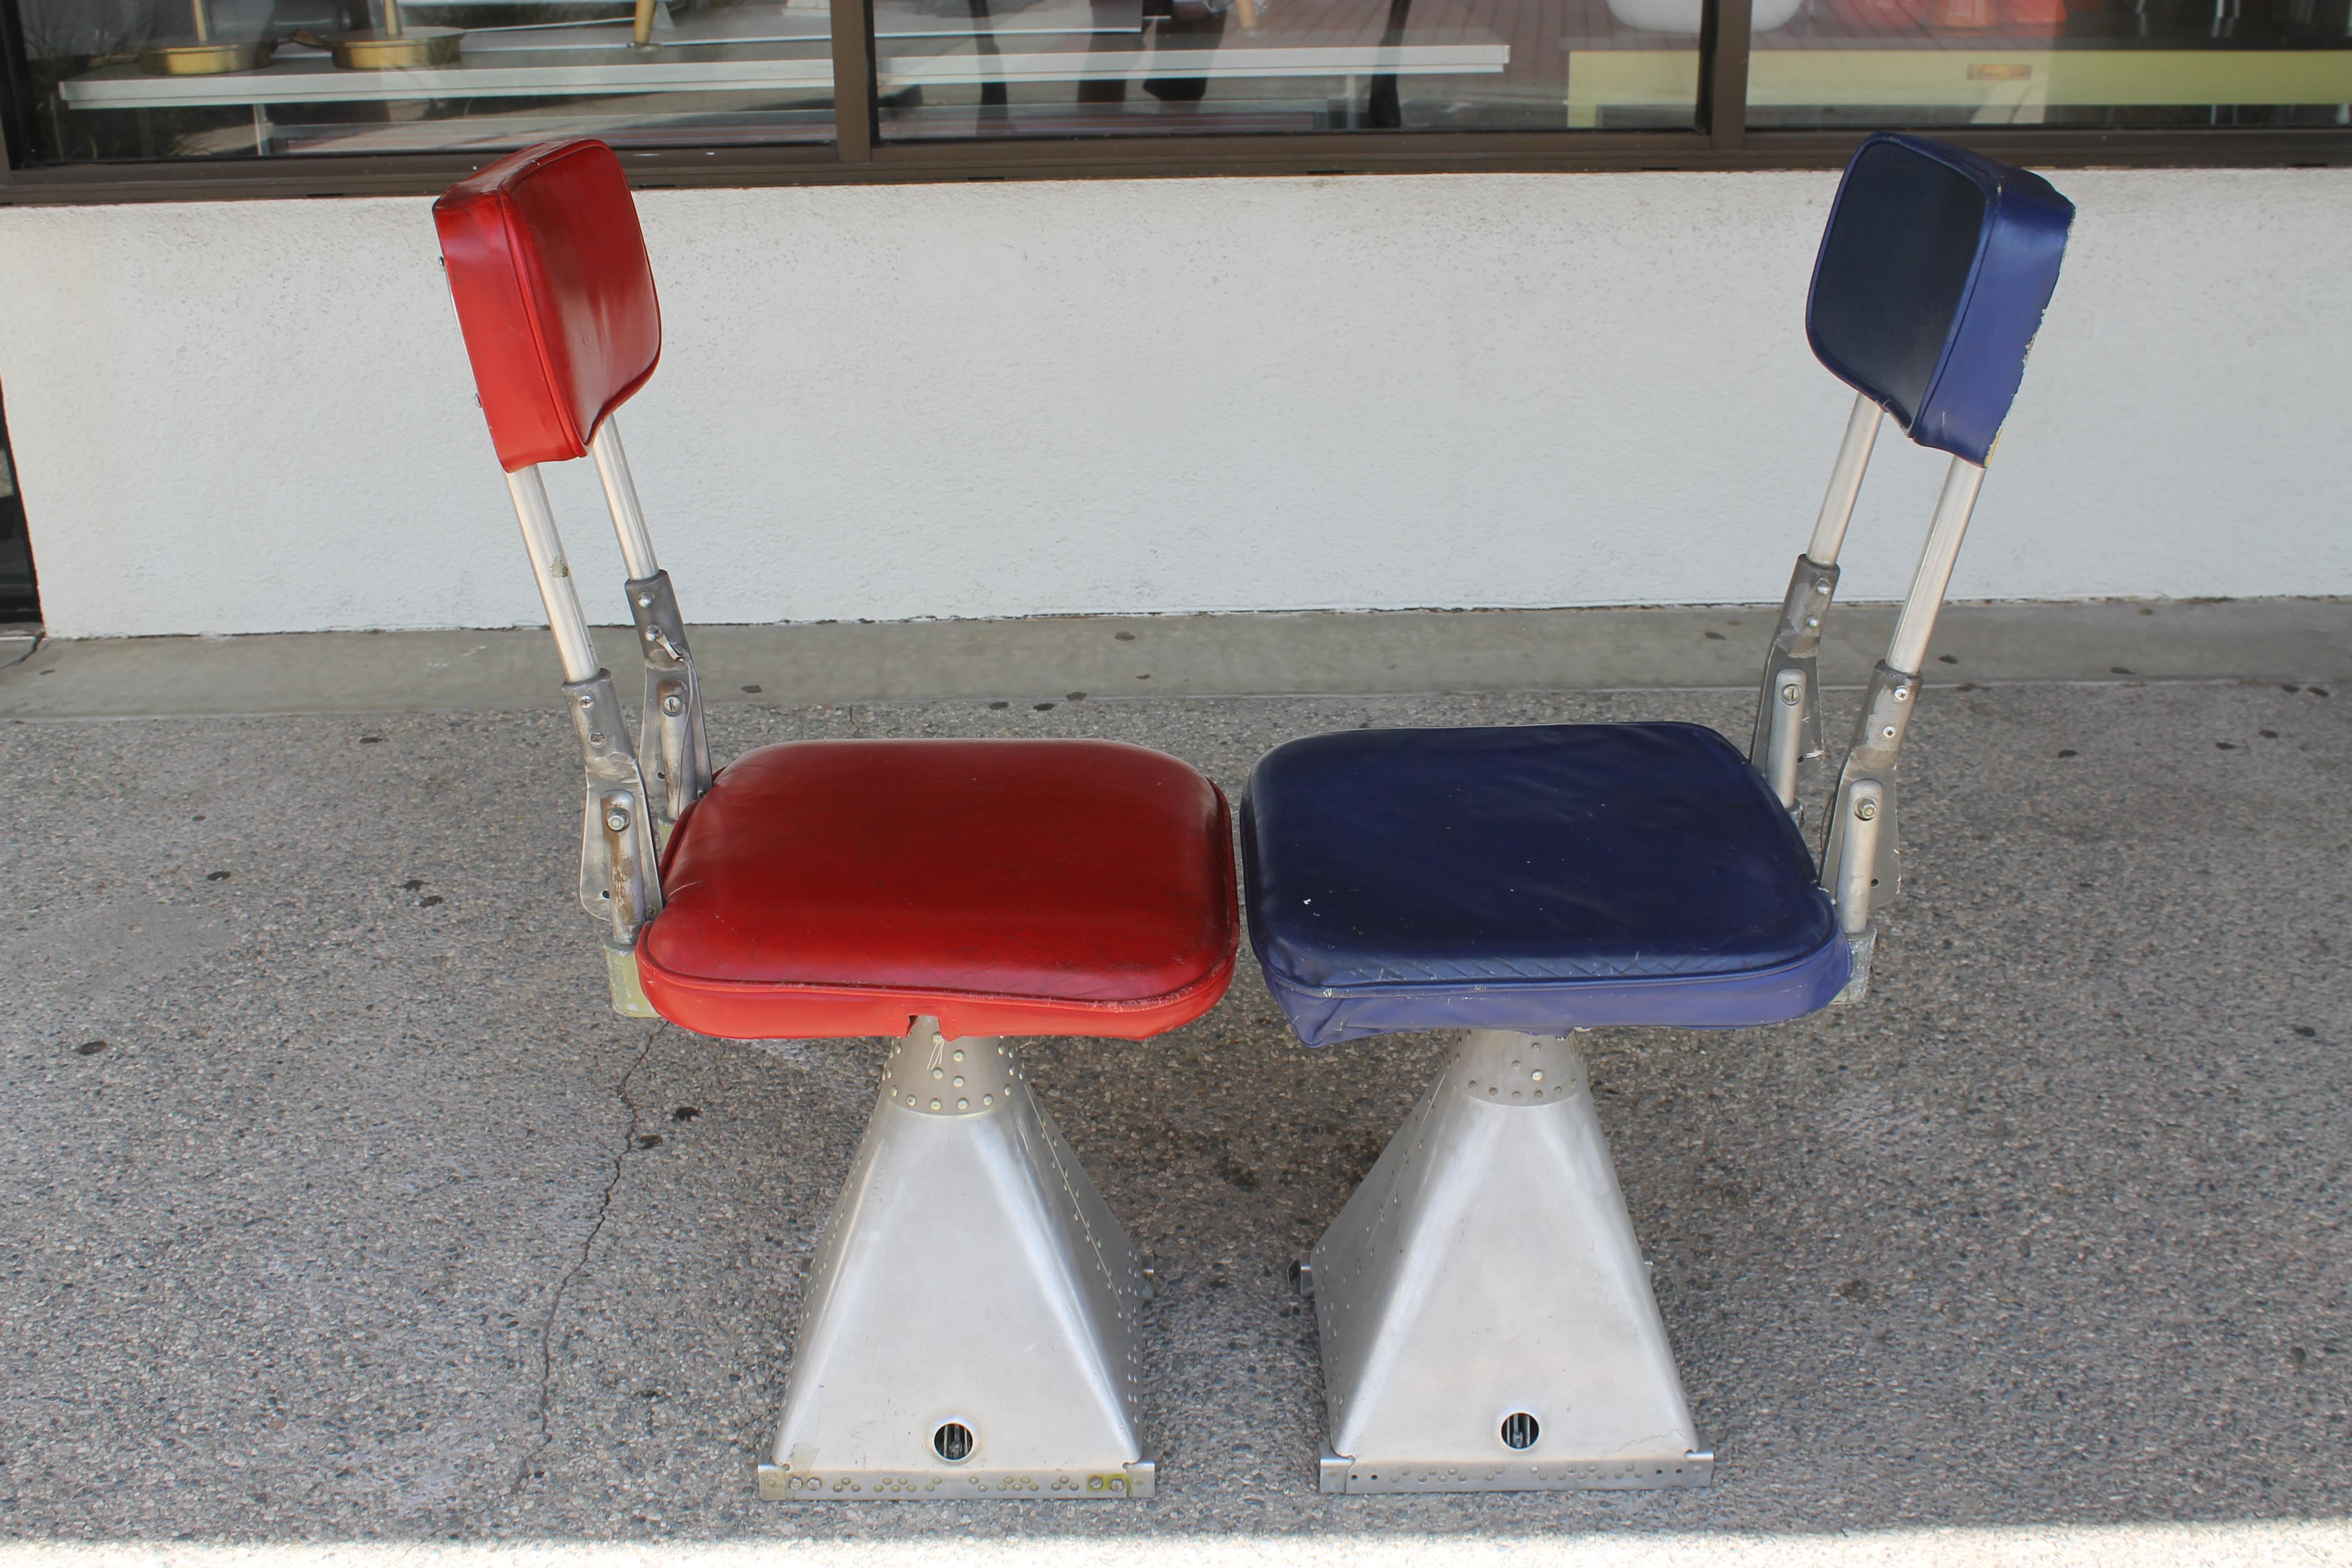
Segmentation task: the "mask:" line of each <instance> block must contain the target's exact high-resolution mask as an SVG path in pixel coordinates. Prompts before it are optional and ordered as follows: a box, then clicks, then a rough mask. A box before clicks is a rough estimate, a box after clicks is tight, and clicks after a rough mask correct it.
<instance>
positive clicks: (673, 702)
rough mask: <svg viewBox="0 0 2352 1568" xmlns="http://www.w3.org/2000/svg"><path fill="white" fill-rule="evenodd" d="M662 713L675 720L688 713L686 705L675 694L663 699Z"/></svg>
mask: <svg viewBox="0 0 2352 1568" xmlns="http://www.w3.org/2000/svg"><path fill="white" fill-rule="evenodd" d="M662 711H663V712H665V713H667V714H668V715H669V716H670V717H671V718H673V719H675V718H677V716H678V715H679V714H681V713H683V712H685V711H686V703H685V702H684V701H683V700H680V699H679V698H678V696H677V694H676V693H675V692H673V693H671V694H670V695H669V696H667V697H665V698H663V699H662Z"/></svg>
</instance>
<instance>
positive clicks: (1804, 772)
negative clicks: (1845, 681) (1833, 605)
mask: <svg viewBox="0 0 2352 1568" xmlns="http://www.w3.org/2000/svg"><path fill="white" fill-rule="evenodd" d="M1837 582H1838V569H1837V568H1836V567H1835V566H1824V565H1822V564H1821V563H1819V562H1817V561H1815V560H1814V559H1813V558H1812V557H1811V556H1810V555H1800V556H1798V557H1797V566H1796V570H1795V571H1794V572H1792V573H1791V574H1790V576H1789V592H1788V594H1787V595H1786V596H1785V597H1784V598H1783V599H1782V600H1781V602H1780V625H1779V626H1777V627H1776V628H1775V629H1774V631H1773V633H1772V647H1771V651H1769V653H1767V654H1766V655H1765V656H1764V679H1763V683H1762V686H1761V688H1760V689H1759V691H1758V693H1757V700H1756V732H1755V735H1754V737H1753V738H1752V739H1751V740H1750V741H1749V742H1748V763H1750V764H1751V765H1752V766H1754V768H1755V769H1756V771H1757V772H1758V773H1762V774H1763V775H1764V778H1765V782H1766V783H1768V784H1770V785H1771V786H1772V793H1773V794H1774V795H1776V796H1778V797H1779V798H1780V804H1781V805H1783V806H1785V807H1787V808H1788V810H1789V811H1790V814H1791V815H1792V816H1798V818H1799V819H1800V820H1802V813H1803V807H1802V805H1801V796H1802V795H1804V794H1805V793H1807V791H1808V789H1809V787H1810V784H1811V773H1812V772H1813V768H1812V765H1811V764H1813V763H1817V762H1818V760H1819V759H1820V758H1822V757H1823V756H1825V755H1827V754H1828V748H1827V747H1825V746H1824V745H1822V689H1821V676H1820V670H1819V667H1820V654H1821V647H1822V622H1823V621H1824V620H1826V619H1827V618H1828V616H1829V611H1830V600H1831V599H1832V597H1833V596H1834V595H1836V593H1837ZM1791 685H1794V686H1796V687H1797V688H1798V696H1797V700H1795V701H1794V702H1790V700H1789V698H1788V689H1789V688H1790V686H1791Z"/></svg>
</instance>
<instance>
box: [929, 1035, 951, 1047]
mask: <svg viewBox="0 0 2352 1568" xmlns="http://www.w3.org/2000/svg"><path fill="white" fill-rule="evenodd" d="M947 1043H948V1037H946V1036H945V1035H933V1036H932V1037H931V1044H933V1045H935V1046H944V1045H946V1044H947Z"/></svg>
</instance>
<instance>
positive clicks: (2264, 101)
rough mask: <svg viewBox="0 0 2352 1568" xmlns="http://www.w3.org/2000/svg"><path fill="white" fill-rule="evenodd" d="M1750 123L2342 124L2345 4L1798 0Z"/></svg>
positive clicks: (1753, 102)
mask: <svg viewBox="0 0 2352 1568" xmlns="http://www.w3.org/2000/svg"><path fill="white" fill-rule="evenodd" d="M1748 123H1749V124H1750V125H1753V126H1759V127H1762V128H1767V129H1769V128H1771V127H1774V126H1832V127H1841V126H1854V127H1877V126H1890V125H1893V126H1922V127H1936V126H1951V125H2068V126H2119V127H2131V126H2223V127H2227V126H2242V125H2245V126H2255V125H2259V126H2279V125H2343V124H2347V123H2352V6H2348V5H2347V0H1806V5H1804V8H1803V9H1802V11H1801V13H1800V14H1798V15H1797V16H1792V17H1791V18H1790V21H1789V23H1788V25H1787V26H1784V27H1782V28H1780V29H1779V30H1777V31H1773V32H1765V33H1759V34H1758V35H1757V37H1756V47H1755V52H1754V54H1753V55H1752V56H1751V58H1750V62H1749V67H1748Z"/></svg>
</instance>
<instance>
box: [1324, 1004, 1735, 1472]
mask: <svg viewBox="0 0 2352 1568" xmlns="http://www.w3.org/2000/svg"><path fill="white" fill-rule="evenodd" d="M1308 1268H1309V1273H1308V1279H1309V1280H1310V1281H1311V1289H1313V1291H1314V1295H1315V1317H1316V1321H1317V1324H1318V1328H1319V1329H1320V1330H1321V1332H1322V1341H1323V1382H1324V1389H1325V1400H1326V1405H1327V1409H1328V1418H1329V1424H1330V1425H1329V1433H1330V1436H1329V1447H1328V1449H1327V1450H1326V1452H1325V1455H1324V1458H1323V1464H1322V1471H1321V1486H1322V1489H1323V1490H1324V1491H1327V1492H1408V1491H1410V1492H1427V1491H1534V1490H1567V1489H1585V1488H1597V1487H1606V1488H1630V1487H1679V1486H1705V1485H1706V1483H1707V1481H1708V1480H1709V1479H1711V1475H1712V1472H1713V1468H1714V1456H1713V1455H1711V1454H1708V1453H1706V1452H1704V1451H1702V1450H1701V1449H1700V1447H1699V1445H1698V1436H1697V1433H1696V1430H1695V1429H1694V1427H1693V1426H1692V1423H1691V1415H1690V1408H1689V1405H1688V1404H1687V1403H1686V1402H1685V1399H1684V1397H1683V1388H1682V1380H1681V1379H1680V1378H1679V1377H1677V1376H1676V1375H1675V1362H1674V1353H1673V1352H1672V1351H1671V1350H1670V1349H1669V1348H1668V1347H1667V1344H1666V1332H1665V1325H1664V1322H1663V1321H1661V1320H1660V1319H1659V1317H1658V1308H1657V1303H1656V1301H1655V1300H1654V1298H1653V1297H1652V1296H1651V1293H1650V1281H1649V1271H1648V1268H1647V1267H1646V1266H1645V1265H1644V1264H1643V1261H1642V1256H1641V1253H1640V1251H1639V1249H1638V1248H1637V1247H1636V1246H1635V1244H1634V1240H1633V1221H1632V1219H1631V1218H1630V1217H1629V1216H1628V1215H1627V1214H1626V1212H1625V1200H1624V1198H1623V1196H1622V1194H1621V1193H1620V1192H1619V1191H1618V1187H1617V1173H1616V1171H1615V1169H1614V1167H1612V1165H1611V1164H1610V1162H1609V1149H1608V1145H1607V1143H1606V1142H1604V1141H1603V1140H1602V1137H1601V1122H1600V1120H1599V1118H1598V1117H1596V1116H1595V1115H1594V1114H1593V1109H1592V1094H1591V1089H1590V1088H1589V1087H1588V1085H1587V1083H1586V1081H1585V1073H1584V1058H1582V1057H1581V1056H1580V1054H1579V1053H1578V1052H1577V1050H1576V1048H1575V1047H1573V1046H1572V1045H1570V1044H1569V1043H1568V1042H1567V1041H1565V1040H1548V1039H1537V1038H1535V1037H1530V1036H1528V1035H1521V1034H1515V1033H1511V1032H1509V1031H1507V1030H1499V1029H1482V1030H1476V1031H1474V1032H1473V1033H1472V1034H1471V1035H1470V1036H1469V1037H1468V1038H1467V1039H1466V1040H1465V1041H1464V1042H1463V1044H1462V1047H1461V1048H1460V1049H1459V1050H1458V1051H1457V1052H1456V1053H1455V1054H1454V1059H1453V1060H1452V1061H1451V1062H1450V1063H1449V1064H1448V1065H1447V1067H1446V1068H1445V1071H1444V1075H1443V1076H1441V1077H1440V1078H1439V1079H1438V1081H1437V1083H1436V1085H1435V1086H1434V1087H1433V1088H1432V1089H1430V1091H1429V1093H1428V1094H1427V1095H1426V1096H1424V1097H1423V1100H1422V1101H1421V1103H1420V1104H1419V1105H1418V1106H1416V1107H1415V1108H1414V1109H1413V1112H1412V1116H1410V1117H1409V1118H1407V1120H1406V1121H1405V1124H1404V1126H1403V1127H1402V1129H1401V1130H1399V1131H1398V1132H1397V1135H1396V1136H1395V1138H1394V1139H1392V1140H1391V1142H1390V1143H1389V1146H1388V1148H1387V1150H1386V1151H1385V1152H1382V1153H1381V1157H1380V1161H1379V1163H1376V1164H1375V1165H1373V1167H1372V1170H1371V1173H1370V1175H1368V1176H1366V1177H1365V1178H1364V1181H1363V1184H1362V1185H1360V1186H1359V1187H1358V1188H1357V1189H1356V1192H1355V1194H1354V1195H1353V1196H1352V1197H1350V1198H1349V1201H1348V1206H1347V1207H1346V1208H1345V1209H1343V1210H1341V1211H1340V1214H1339V1219H1338V1220H1337V1221H1335V1222H1334V1223H1333V1224H1332V1226H1331V1228H1330V1229H1329V1230H1328V1231H1327V1232H1326V1233H1325V1234H1324V1237H1323V1239H1322V1240H1321V1241H1320V1242H1318V1243H1317V1245H1316V1247H1315V1252H1314V1257H1313V1259H1312V1261H1311V1262H1310V1264H1309V1266H1308Z"/></svg>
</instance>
